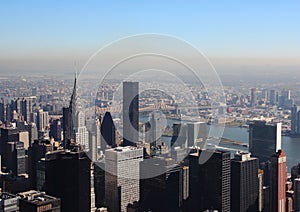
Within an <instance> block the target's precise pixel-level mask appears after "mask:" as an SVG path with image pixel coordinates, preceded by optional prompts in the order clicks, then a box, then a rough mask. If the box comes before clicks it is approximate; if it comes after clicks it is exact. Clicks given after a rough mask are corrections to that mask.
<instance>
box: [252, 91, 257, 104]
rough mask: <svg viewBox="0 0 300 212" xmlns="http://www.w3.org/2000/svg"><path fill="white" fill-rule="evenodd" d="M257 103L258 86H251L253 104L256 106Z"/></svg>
mask: <svg viewBox="0 0 300 212" xmlns="http://www.w3.org/2000/svg"><path fill="white" fill-rule="evenodd" d="M256 105H257V90H256V88H251V106H252V107H255V106H256Z"/></svg>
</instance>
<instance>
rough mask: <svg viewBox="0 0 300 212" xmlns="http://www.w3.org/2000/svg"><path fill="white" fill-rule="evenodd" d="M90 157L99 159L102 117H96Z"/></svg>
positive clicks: (91, 133)
mask: <svg viewBox="0 0 300 212" xmlns="http://www.w3.org/2000/svg"><path fill="white" fill-rule="evenodd" d="M89 145H90V147H89V149H90V152H89V157H90V159H91V160H92V161H93V162H94V161H96V160H98V158H99V153H98V148H100V147H101V117H96V118H95V121H94V124H93V126H92V130H91V132H90V143H89Z"/></svg>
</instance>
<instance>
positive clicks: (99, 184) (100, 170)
mask: <svg viewBox="0 0 300 212" xmlns="http://www.w3.org/2000/svg"><path fill="white" fill-rule="evenodd" d="M94 188H95V205H96V207H97V208H100V207H103V206H104V205H105V163H104V160H97V161H95V163H94Z"/></svg>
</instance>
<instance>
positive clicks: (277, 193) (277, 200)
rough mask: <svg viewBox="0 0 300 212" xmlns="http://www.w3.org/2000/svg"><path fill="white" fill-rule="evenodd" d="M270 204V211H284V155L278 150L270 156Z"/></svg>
mask: <svg viewBox="0 0 300 212" xmlns="http://www.w3.org/2000/svg"><path fill="white" fill-rule="evenodd" d="M270 181H271V182H270V185H271V205H272V211H278V212H285V211H286V185H285V184H286V155H285V153H284V151H283V150H281V149H280V150H278V151H277V152H276V153H274V154H273V155H272V157H271V177H270Z"/></svg>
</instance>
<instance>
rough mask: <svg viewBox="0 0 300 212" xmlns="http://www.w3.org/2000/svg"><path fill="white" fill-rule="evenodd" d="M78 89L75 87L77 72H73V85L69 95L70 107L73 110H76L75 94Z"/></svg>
mask: <svg viewBox="0 0 300 212" xmlns="http://www.w3.org/2000/svg"><path fill="white" fill-rule="evenodd" d="M77 93H78V89H77V74H75V79H74V86H73V91H72V95H71V100H70V108H71V109H72V110H74V111H76V110H77V106H78V105H77V97H78V95H77Z"/></svg>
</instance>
